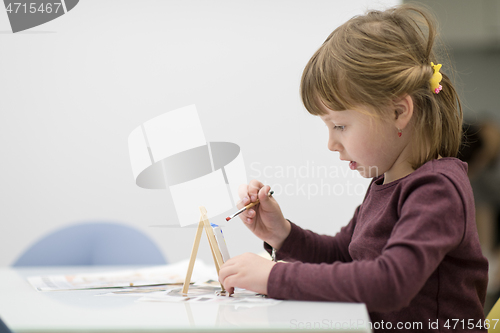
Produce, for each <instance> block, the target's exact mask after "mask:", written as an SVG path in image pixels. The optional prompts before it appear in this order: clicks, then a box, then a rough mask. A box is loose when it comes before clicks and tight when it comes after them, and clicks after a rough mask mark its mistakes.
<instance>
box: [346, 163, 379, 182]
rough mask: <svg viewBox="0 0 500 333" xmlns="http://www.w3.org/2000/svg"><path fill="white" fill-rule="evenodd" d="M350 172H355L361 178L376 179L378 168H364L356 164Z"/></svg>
mask: <svg viewBox="0 0 500 333" xmlns="http://www.w3.org/2000/svg"><path fill="white" fill-rule="evenodd" d="M352 170H357V171H358V172H359V174H360V175H361V177H363V178H373V177H377V176H378V175H379V173H378V167H376V166H370V167H364V166H362V165H359V164H358V163H356V169H352Z"/></svg>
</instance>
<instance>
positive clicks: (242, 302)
mask: <svg viewBox="0 0 500 333" xmlns="http://www.w3.org/2000/svg"><path fill="white" fill-rule="evenodd" d="M217 290H220V288H215V287H207V286H199V287H192V288H190V289H189V292H188V295H187V296H185V295H183V294H182V293H181V289H180V288H174V289H171V290H168V291H165V292H161V293H154V294H150V295H147V296H144V297H141V298H139V299H138V300H137V301H138V302H171V303H232V304H233V303H234V304H236V303H237V304H238V306H243V307H254V306H259V305H261V306H262V305H274V304H277V303H280V302H281V301H280V300H276V299H272V298H266V297H265V296H263V295H259V294H256V293H254V292H252V291H248V290H245V289H240V288H236V290H235V293H234V294H232V295H231V296H217V295H216V294H215V291H217Z"/></svg>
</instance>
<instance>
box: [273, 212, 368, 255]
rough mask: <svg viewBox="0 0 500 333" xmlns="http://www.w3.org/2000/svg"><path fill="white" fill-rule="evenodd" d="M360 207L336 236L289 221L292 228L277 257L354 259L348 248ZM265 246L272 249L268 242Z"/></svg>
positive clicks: (277, 252)
mask: <svg viewBox="0 0 500 333" xmlns="http://www.w3.org/2000/svg"><path fill="white" fill-rule="evenodd" d="M359 209H360V206H358V207H357V208H356V211H355V212H354V216H353V218H352V219H351V221H350V222H349V224H348V225H346V226H344V227H342V228H341V229H340V231H339V232H338V233H337V234H336V235H335V236H328V235H319V234H317V233H314V232H312V231H310V230H304V229H302V228H301V227H299V226H298V225H296V224H295V223H293V222H290V221H289V222H290V224H291V225H292V229H291V231H290V234H289V235H288V237H287V238H286V239H285V241H284V243H283V245H282V246H281V248H280V249H279V250H278V251H276V259H279V260H286V261H301V262H307V263H333V262H335V261H342V262H348V261H352V258H351V256H350V254H349V250H348V248H349V243H350V242H351V238H352V233H353V231H354V226H355V225H356V219H357V216H358V212H359ZM264 248H265V249H266V250H267V251H268V252H269V253H270V252H271V251H272V247H271V246H270V245H269V244H267V243H264Z"/></svg>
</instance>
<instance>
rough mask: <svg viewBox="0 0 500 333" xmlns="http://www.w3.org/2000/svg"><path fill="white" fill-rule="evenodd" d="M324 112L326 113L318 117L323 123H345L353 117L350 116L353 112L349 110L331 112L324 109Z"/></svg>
mask: <svg viewBox="0 0 500 333" xmlns="http://www.w3.org/2000/svg"><path fill="white" fill-rule="evenodd" d="M325 111H328V113H327V114H324V115H321V116H319V117H320V118H321V119H322V120H323V121H333V122H339V121H346V120H349V119H351V118H352V116H353V115H352V113H353V111H351V110H343V111H332V110H329V109H325Z"/></svg>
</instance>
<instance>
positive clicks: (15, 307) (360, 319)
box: [0, 266, 371, 333]
mask: <svg viewBox="0 0 500 333" xmlns="http://www.w3.org/2000/svg"><path fill="white" fill-rule="evenodd" d="M123 269H124V267H123V266H122V267H90V268H89V267H85V268H82V267H64V268H61V267H58V268H54V267H53V268H35V267H33V268H22V269H13V268H5V267H4V268H0V317H1V318H2V319H3V321H4V322H5V323H6V324H7V326H9V327H10V328H11V329H12V330H13V331H14V332H16V333H22V332H51V333H61V332H80V333H81V332H89V331H92V332H224V331H225V332H235V331H244V332H259V333H261V332H286V331H294V332H297V331H301V330H304V331H307V332H311V331H314V330H317V331H321V332H327V331H335V332H371V330H370V329H369V326H368V321H369V316H368V312H367V310H366V307H365V305H364V304H359V303H331V302H292V301H283V302H281V303H279V304H276V305H270V306H259V307H253V308H242V307H239V308H237V307H235V305H229V304H225V305H224V304H213V303H212V304H210V303H207V304H203V303H201V304H200V303H163V302H136V301H135V300H136V299H137V298H135V297H131V296H116V297H115V296H110V297H107V296H102V297H97V296H95V295H97V294H102V293H104V292H106V290H84V291H54V292H37V291H35V289H34V288H33V287H32V286H31V285H30V284H28V282H27V281H26V279H25V277H26V276H32V275H54V274H68V273H82V272H97V271H112V270H123ZM342 326H343V328H342Z"/></svg>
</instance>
